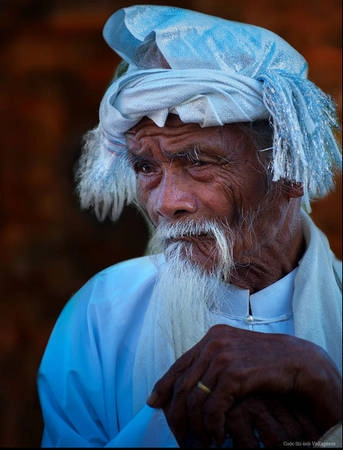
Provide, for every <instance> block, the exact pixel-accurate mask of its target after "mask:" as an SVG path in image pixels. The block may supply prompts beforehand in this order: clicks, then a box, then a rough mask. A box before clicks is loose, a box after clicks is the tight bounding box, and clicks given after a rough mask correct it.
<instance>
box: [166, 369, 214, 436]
mask: <svg viewBox="0 0 343 450" xmlns="http://www.w3.org/2000/svg"><path fill="white" fill-rule="evenodd" d="M196 366H197V364H194V365H193V366H192V368H190V369H188V370H187V371H185V372H184V373H183V374H181V375H180V376H179V378H177V379H176V380H175V382H174V385H173V392H172V396H171V400H170V402H169V403H168V406H167V407H165V408H164V411H165V415H166V419H167V422H168V424H169V426H170V428H171V430H172V431H173V434H174V435H175V437H176V439H177V440H178V442H181V443H184V442H187V441H189V440H190V439H191V440H193V441H195V440H198V441H199V442H200V441H206V442H207V440H206V436H205V435H204V433H203V426H202V403H203V401H204V394H205V393H204V392H203V391H202V390H200V389H199V388H198V387H196V386H197V380H198V379H199V378H200V375H199V374H201V367H196ZM205 397H206V395H205ZM193 419H194V420H195V422H196V423H197V425H195V426H194V422H193V426H191V425H190V421H192V420H193Z"/></svg>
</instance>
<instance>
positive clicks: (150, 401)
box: [147, 391, 158, 408]
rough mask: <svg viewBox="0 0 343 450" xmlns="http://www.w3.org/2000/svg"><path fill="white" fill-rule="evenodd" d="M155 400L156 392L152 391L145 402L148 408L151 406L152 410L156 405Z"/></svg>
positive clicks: (156, 398)
mask: <svg viewBox="0 0 343 450" xmlns="http://www.w3.org/2000/svg"><path fill="white" fill-rule="evenodd" d="M157 400H158V395H157V392H155V391H152V393H151V394H150V396H149V398H148V400H147V404H148V405H149V406H151V407H152V408H154V407H155V405H156V403H157Z"/></svg>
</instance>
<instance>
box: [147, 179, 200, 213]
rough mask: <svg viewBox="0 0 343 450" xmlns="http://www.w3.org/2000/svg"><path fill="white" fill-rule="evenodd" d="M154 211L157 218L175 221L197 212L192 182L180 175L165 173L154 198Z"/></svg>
mask: <svg viewBox="0 0 343 450" xmlns="http://www.w3.org/2000/svg"><path fill="white" fill-rule="evenodd" d="M154 197H155V198H154V202H155V205H154V209H155V212H156V213H157V216H158V217H159V218H164V219H176V218H179V217H181V216H187V215H190V214H194V213H196V212H197V210H198V202H197V197H196V195H195V191H194V187H193V186H192V182H191V181H189V180H187V177H185V176H183V175H182V174H180V173H174V172H167V171H166V172H165V173H164V174H163V176H162V179H161V181H160V183H159V185H158V186H157V187H156V190H155V196H154Z"/></svg>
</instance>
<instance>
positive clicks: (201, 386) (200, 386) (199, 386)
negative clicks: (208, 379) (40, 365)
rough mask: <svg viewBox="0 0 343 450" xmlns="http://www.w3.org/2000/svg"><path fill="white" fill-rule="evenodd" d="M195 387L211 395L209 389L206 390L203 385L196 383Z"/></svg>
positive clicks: (199, 382)
mask: <svg viewBox="0 0 343 450" xmlns="http://www.w3.org/2000/svg"><path fill="white" fill-rule="evenodd" d="M197 387H198V388H199V389H201V390H202V391H204V392H205V393H206V394H210V393H211V389H210V388H208V387H207V386H205V385H204V383H202V382H201V381H198V384H197Z"/></svg>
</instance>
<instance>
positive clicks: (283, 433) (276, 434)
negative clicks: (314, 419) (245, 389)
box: [250, 394, 301, 448]
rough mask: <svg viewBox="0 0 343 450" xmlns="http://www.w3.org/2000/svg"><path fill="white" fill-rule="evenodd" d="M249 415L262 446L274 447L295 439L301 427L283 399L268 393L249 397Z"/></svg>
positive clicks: (298, 437) (298, 435) (297, 437)
mask: <svg viewBox="0 0 343 450" xmlns="http://www.w3.org/2000/svg"><path fill="white" fill-rule="evenodd" d="M250 408H251V413H250V414H251V416H252V421H253V423H254V427H255V429H256V431H257V433H258V436H259V438H260V440H261V442H263V445H264V447H268V448H275V447H279V446H280V445H282V443H283V442H285V441H297V440H298V439H300V436H301V427H300V426H299V424H298V423H297V422H296V420H295V419H294V417H293V415H292V414H291V412H290V411H289V409H288V407H287V405H286V404H285V399H284V398H282V397H281V398H280V397H277V398H276V399H274V398H273V397H272V396H270V395H266V394H265V395H256V396H252V398H251V405H250Z"/></svg>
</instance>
